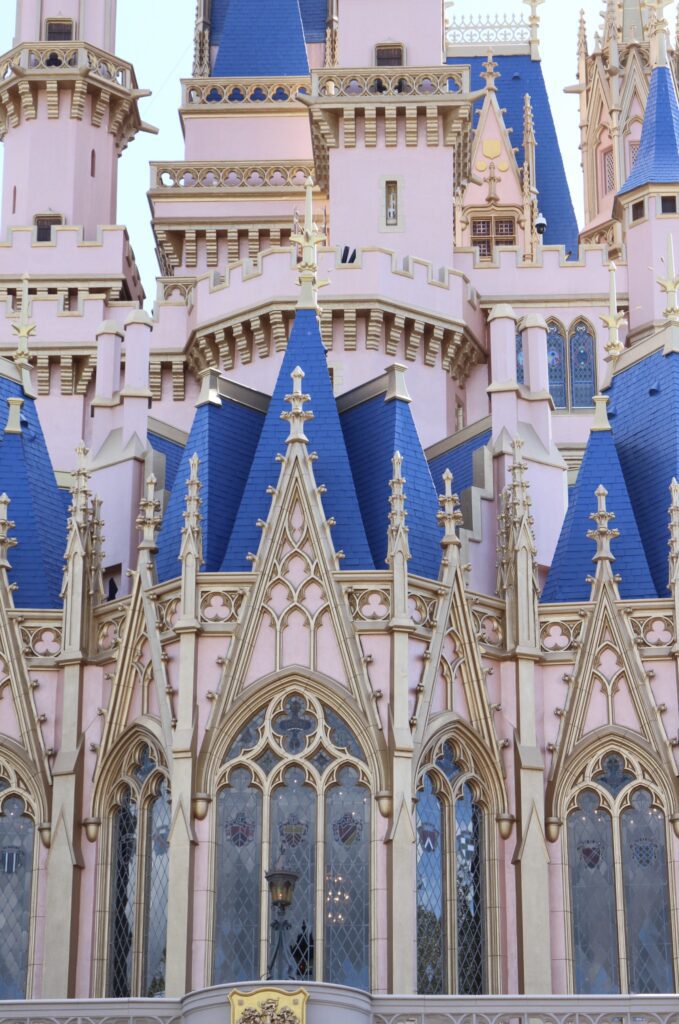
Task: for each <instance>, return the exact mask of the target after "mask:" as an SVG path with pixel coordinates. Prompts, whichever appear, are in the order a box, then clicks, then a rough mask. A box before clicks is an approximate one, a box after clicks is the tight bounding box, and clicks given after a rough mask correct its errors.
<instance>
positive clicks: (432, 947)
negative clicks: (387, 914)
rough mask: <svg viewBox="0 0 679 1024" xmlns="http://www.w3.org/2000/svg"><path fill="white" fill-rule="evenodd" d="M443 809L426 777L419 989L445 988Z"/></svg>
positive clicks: (420, 849)
mask: <svg viewBox="0 0 679 1024" xmlns="http://www.w3.org/2000/svg"><path fill="white" fill-rule="evenodd" d="M442 837H443V810H442V807H441V802H440V800H439V799H438V797H437V796H436V794H435V793H434V789H433V786H432V783H431V780H430V779H429V777H428V776H425V779H424V783H423V787H422V792H421V793H420V794H419V799H418V803H417V991H418V992H419V993H421V994H422V995H441V994H443V993H444V992H445V990H446V988H445V986H446V965H445V905H444V884H443V870H444V863H443V843H442Z"/></svg>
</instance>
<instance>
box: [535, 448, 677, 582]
mask: <svg viewBox="0 0 679 1024" xmlns="http://www.w3.org/2000/svg"><path fill="white" fill-rule="evenodd" d="M600 484H603V486H604V487H605V488H606V490H607V491H608V499H607V506H608V511H609V512H614V513H615V519H614V520H613V523H612V526H613V527H615V528H616V529H618V530H619V531H620V537H619V538H618V540H616V541H614V542H613V545H612V550H613V555H614V556H615V563H614V571H615V572H616V573H620V575H621V576H622V582H621V583H620V596H621V597H622V598H623V600H636V599H640V598H647V597H656V596H657V593H656V588H655V586H654V583H653V579H652V577H651V572H650V569H649V567H648V561H647V560H646V555H645V553H644V548H643V545H642V543H641V537H640V536H639V528H638V526H637V521H636V519H635V516H634V511H633V509H632V503H631V501H630V497H629V493H628V491H627V485H626V483H625V477H624V474H623V471H622V466H621V465H620V459H619V458H618V453H617V451H616V447H615V442H614V440H613V434H612V432H611V431H610V430H597V431H593V432H592V433H591V434H590V437H589V442H588V444H587V450H586V451H585V457H584V459H583V461H582V466H581V467H580V472H579V474H578V479H577V481H576V483H575V487H574V488H573V491H572V493H571V499H570V504H569V506H568V511H567V513H566V518H565V520H564V524H563V528H562V530H561V536H560V537H559V543H558V544H557V548H556V554H555V555H554V561H553V562H552V567H551V569H550V571H549V576H548V577H547V582H546V584H545V588H544V590H543V593H542V600H543V601H550V602H558V601H588V600H589V598H590V594H591V587H590V585H589V583H587V576H588V575H593V574H594V566H593V564H592V559H593V557H594V554H595V552H596V546H595V544H594V542H593V541H591V540H590V539H589V538H588V537H587V532H588V531H589V530H591V529H592V527H593V523H592V521H591V519H590V514H591V513H592V512H596V507H597V500H596V497H595V491H596V490H597V488H598V487H599V485H600Z"/></svg>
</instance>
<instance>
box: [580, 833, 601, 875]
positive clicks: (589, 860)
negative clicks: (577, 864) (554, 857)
mask: <svg viewBox="0 0 679 1024" xmlns="http://www.w3.org/2000/svg"><path fill="white" fill-rule="evenodd" d="M578 853H579V854H580V859H581V860H582V862H583V864H584V865H585V867H587V868H591V869H592V870H594V868H598V866H599V863H600V861H601V843H597V842H596V840H591V841H585V842H584V843H579V844H578Z"/></svg>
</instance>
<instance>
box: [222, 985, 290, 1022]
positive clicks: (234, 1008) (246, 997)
mask: <svg viewBox="0 0 679 1024" xmlns="http://www.w3.org/2000/svg"><path fill="white" fill-rule="evenodd" d="M308 998H309V993H308V992H305V991H304V990H303V989H298V990H297V991H296V992H284V991H283V990H282V989H277V988H266V989H258V990H257V991H256V992H240V991H238V990H236V991H234V992H231V994H230V995H229V1002H230V1003H231V1024H306V1004H307V1000H308Z"/></svg>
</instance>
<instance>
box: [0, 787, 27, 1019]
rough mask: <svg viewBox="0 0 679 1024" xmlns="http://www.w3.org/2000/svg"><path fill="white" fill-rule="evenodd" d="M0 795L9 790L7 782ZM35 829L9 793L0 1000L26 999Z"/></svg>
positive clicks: (0, 847) (2, 853)
mask: <svg viewBox="0 0 679 1024" xmlns="http://www.w3.org/2000/svg"><path fill="white" fill-rule="evenodd" d="M2 782H3V783H4V785H2V786H0V792H1V791H2V790H4V789H6V788H9V786H8V783H7V781H6V780H4V779H3V780H2ZM34 837H35V829H34V825H33V819H32V818H31V817H30V815H29V813H28V808H27V806H26V802H25V801H24V800H23V798H22V797H21V796H18V795H17V794H15V793H11V792H10V793H8V794H7V796H5V798H4V800H3V801H2V805H1V806H0V999H2V1000H4V999H25V998H26V983H27V980H28V950H29V935H30V921H31V895H32V891H33V849H34Z"/></svg>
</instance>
